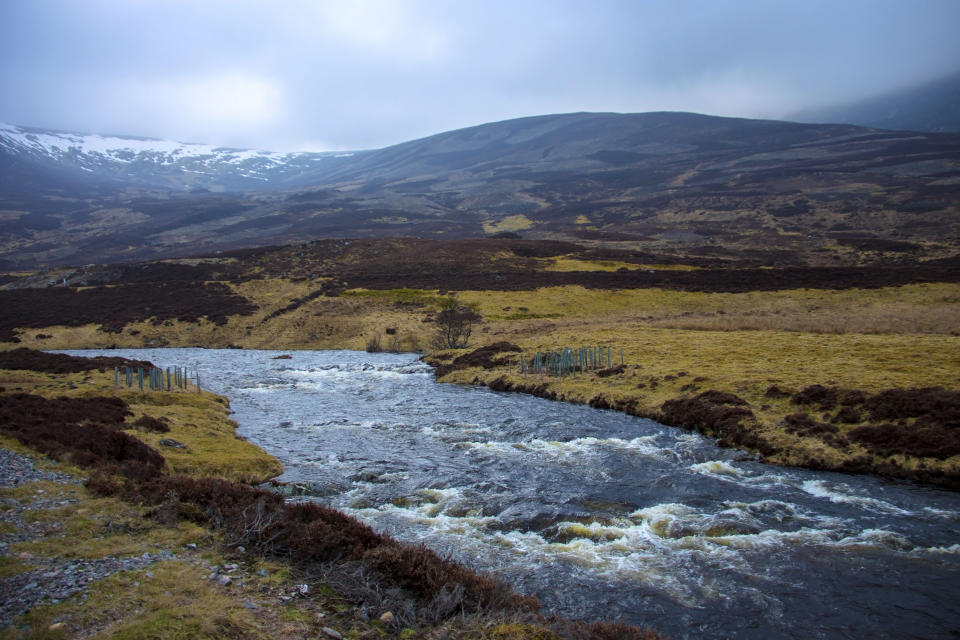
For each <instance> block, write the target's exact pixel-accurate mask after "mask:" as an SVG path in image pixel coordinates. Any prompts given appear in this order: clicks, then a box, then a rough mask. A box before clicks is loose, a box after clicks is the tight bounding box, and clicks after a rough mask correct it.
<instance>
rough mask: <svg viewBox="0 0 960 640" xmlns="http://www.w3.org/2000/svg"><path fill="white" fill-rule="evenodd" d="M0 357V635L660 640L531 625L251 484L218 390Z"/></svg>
mask: <svg viewBox="0 0 960 640" xmlns="http://www.w3.org/2000/svg"><path fill="white" fill-rule="evenodd" d="M0 355H2V356H3V357H4V366H3V368H0V412H2V414H3V434H2V435H0V450H2V451H3V453H2V454H0V455H2V456H3V460H6V461H7V463H8V464H5V465H4V469H5V473H4V474H3V476H2V477H0V485H2V486H0V498H2V500H3V509H2V514H0V520H2V525H0V589H2V591H3V593H5V594H8V595H9V596H10V597H9V598H6V597H5V601H6V602H7V604H6V605H5V608H4V611H3V618H2V620H0V637H2V638H21V637H36V636H38V635H40V636H44V637H67V638H86V637H92V636H94V635H97V634H111V635H112V636H113V637H144V636H149V637H198V638H203V637H211V638H212V637H217V638H222V637H230V638H261V637H289V638H300V637H303V638H306V637H317V636H318V635H319V636H325V637H329V638H334V639H336V638H364V639H367V640H372V639H373V638H381V637H403V638H413V637H423V638H433V639H436V640H439V639H440V638H463V639H465V640H466V639H473V638H513V637H517V638H528V637H529V638H533V637H536V638H554V637H556V638H560V637H569V638H598V639H604V638H614V637H634V638H646V639H653V638H656V637H658V636H657V635H656V634H655V633H653V632H643V631H640V630H638V629H635V628H631V627H627V626H626V625H618V624H609V625H604V624H602V623H597V624H584V623H576V622H570V621H565V620H561V619H554V620H551V621H547V620H544V619H543V618H542V617H540V616H539V615H538V614H537V610H538V605H537V603H536V601H535V600H534V599H530V598H522V597H520V596H517V595H516V594H513V593H512V592H511V591H510V590H509V589H508V588H506V587H504V586H502V585H500V584H499V583H497V582H496V581H494V580H491V579H489V578H487V577H484V576H480V575H478V574H476V573H474V572H472V571H470V570H468V569H466V568H464V567H462V566H460V565H457V564H456V563H453V562H450V561H445V560H443V559H441V558H440V557H439V556H437V555H436V554H434V553H433V552H430V551H427V550H425V549H423V548H418V547H412V546H409V545H403V544H400V543H397V542H395V541H393V540H391V539H389V538H387V537H385V536H381V535H379V534H375V533H373V531H372V530H370V529H369V528H368V527H366V526H365V525H362V524H360V523H359V522H357V521H356V520H353V519H352V518H349V517H348V516H345V515H342V514H339V513H338V512H335V511H332V510H329V509H323V508H321V507H312V506H310V505H306V506H303V505H297V504H296V503H292V504H290V505H287V504H286V503H285V502H284V501H283V499H282V498H281V497H280V496H279V495H277V494H276V493H272V492H268V491H264V490H259V489H255V488H253V487H252V486H251V485H252V484H257V483H260V482H262V481H264V480H266V479H268V478H271V477H274V476H276V475H277V474H279V473H280V472H281V471H282V466H281V465H280V464H279V461H278V460H277V459H276V458H274V457H273V456H270V455H269V454H266V453H265V452H264V451H263V450H262V449H260V448H259V447H256V446H254V445H252V444H250V443H248V442H246V441H245V440H244V439H242V438H239V437H237V436H236V433H235V428H236V423H234V422H232V421H231V420H230V419H229V418H228V415H229V406H228V403H227V402H226V400H225V399H224V398H222V397H220V396H216V395H214V394H211V393H209V392H205V391H203V392H201V391H198V390H197V389H196V388H188V389H186V390H182V391H167V392H152V393H149V392H140V391H128V390H123V389H117V388H115V387H114V382H113V372H112V366H114V365H115V364H116V362H119V360H118V361H116V362H114V361H113V360H110V361H109V362H108V361H107V360H103V361H99V362H98V361H91V360H90V359H86V358H74V357H70V356H64V355H50V354H38V353H36V352H25V351H19V352H5V353H3V354H0ZM91 362H92V363H93V364H92V366H91ZM18 363H19V364H18ZM128 364H134V363H132V362H130V363H128ZM139 364H141V365H142V364H143V363H139ZM108 369H110V370H109V371H108ZM41 452H45V453H46V455H42V454H41ZM161 452H162V453H161ZM51 456H52V458H51ZM14 594H16V595H15V596H14ZM478 607H482V609H483V611H484V613H482V614H479V613H478Z"/></svg>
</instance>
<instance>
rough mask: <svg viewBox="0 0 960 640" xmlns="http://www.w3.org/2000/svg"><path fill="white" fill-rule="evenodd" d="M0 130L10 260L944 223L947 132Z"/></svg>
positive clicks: (849, 235)
mask: <svg viewBox="0 0 960 640" xmlns="http://www.w3.org/2000/svg"><path fill="white" fill-rule="evenodd" d="M10 130H11V128H10V127H7V128H5V129H4V130H3V131H4V132H7V133H3V132H0V133H3V135H5V136H6V138H3V140H5V142H4V141H3V140H0V166H2V167H3V175H4V179H3V181H2V184H0V187H2V192H0V197H2V201H3V213H2V215H3V218H2V220H3V222H2V232H3V237H4V242H3V245H2V247H0V261H2V262H0V266H4V267H6V268H8V269H14V268H31V267H35V266H38V265H67V264H85V263H92V262H97V263H102V262H117V261H128V260H139V259H156V258H171V257H183V256H188V255H196V254H198V253H211V252H214V251H223V250H231V249H237V248H243V247H256V246H265V245H276V244H289V243H294V242H303V241H305V240H310V239H316V238H324V237H391V236H392V237H396V236H408V237H409V236H415V237H424V238H431V237H433V238H449V237H482V236H493V235H497V234H502V233H522V234H523V235H524V236H525V237H529V238H537V239H560V240H571V239H572V240H581V241H590V242H607V241H614V242H618V243H621V245H622V244H623V243H626V244H627V245H629V246H630V247H632V248H643V249H648V250H656V251H658V252H671V251H672V252H681V253H683V254H685V255H686V254H693V255H707V256H714V257H716V256H724V255H728V256H744V255H754V256H757V255H761V254H762V255H764V256H767V258H769V259H770V260H773V261H776V262H778V263H783V262H793V263H797V264H810V265H817V264H826V265H834V264H847V263H848V260H850V259H853V258H854V254H856V260H860V259H862V257H863V252H864V251H867V252H873V253H874V254H876V255H875V257H879V258H882V259H888V258H889V257H891V256H901V257H902V256H904V255H907V256H911V257H914V258H918V257H919V258H938V257H944V256H949V255H953V254H954V253H955V252H956V247H957V245H958V242H960V240H958V238H960V226H958V224H960V223H958V216H957V214H958V211H957V203H958V202H960V135H958V134H947V133H940V134H933V133H930V134H909V135H908V134H903V133H895V132H890V131H879V130H875V129H866V128H862V127H856V126H852V125H821V124H797V123H789V122H777V121H763V120H746V119H737V118H718V117H711V116H703V115H697V114H690V113H643V114H613V113H577V114H562V115H550V116H538V117H531V118H521V119H516V120H508V121H505V122H498V123H491V124H485V125H480V126H477V127H471V128H467V129H461V130H458V131H452V132H447V133H441V134H438V135H435V136H431V137H429V138H424V139H422V140H415V141H411V142H407V143H403V144H399V145H395V146H392V147H388V148H385V149H379V150H373V151H364V152H357V153H354V154H352V155H351V154H347V155H345V154H339V156H340V157H331V156H330V155H329V154H326V155H324V154H312V155H311V154H287V155H286V156H282V155H277V154H260V153H259V152H241V151H236V150H215V149H210V148H207V147H202V146H197V145H193V146H191V145H174V144H172V143H171V144H166V143H163V144H161V142H162V141H152V142H149V141H142V140H141V141H139V142H136V144H135V143H134V142H135V141H134V142H129V146H127V147H122V148H120V147H117V148H114V146H112V145H116V144H120V143H119V142H104V140H107V139H106V138H102V139H99V141H97V140H94V139H92V138H90V137H86V138H82V139H80V141H79V142H76V143H75V144H73V146H70V145H67V146H66V151H64V144H66V143H56V144H54V143H53V142H51V140H54V141H56V140H60V139H63V138H56V136H53V137H49V136H48V137H44V136H45V135H47V134H42V133H40V132H36V131H34V132H32V133H30V132H27V133H24V130H19V131H20V133H19V134H18V135H19V137H16V136H13V137H11V136H12V134H9V131H10ZM50 135H51V136H52V134H50ZM31 136H33V138H31ZM14 137H16V140H14V141H13V142H11V140H13V138H14ZM112 140H115V141H116V140H121V141H122V139H112ZM124 144H127V143H124ZM138 144H139V145H140V146H141V147H142V148H141V149H140V151H138V152H137V153H136V154H134V149H136V148H137V145H138ZM98 145H99V146H98ZM131 154H132V155H131ZM201 169H202V171H201ZM124 172H126V173H124ZM257 172H259V173H257ZM184 176H186V177H184ZM191 176H193V177H191ZM196 176H200V177H196ZM228 177H229V179H228ZM188 178H189V179H188ZM251 181H256V184H257V185H259V187H258V188H257V189H253V188H252V187H251V186H250V183H251ZM850 247H854V248H855V249H856V251H853V252H851V251H849V249H850Z"/></svg>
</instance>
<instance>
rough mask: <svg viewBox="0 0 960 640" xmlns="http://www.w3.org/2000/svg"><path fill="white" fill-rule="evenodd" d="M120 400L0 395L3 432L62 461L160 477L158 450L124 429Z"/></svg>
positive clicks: (125, 409)
mask: <svg viewBox="0 0 960 640" xmlns="http://www.w3.org/2000/svg"><path fill="white" fill-rule="evenodd" d="M131 413H132V412H131V411H130V408H129V407H128V406H127V403H126V402H124V401H123V400H122V399H120V398H112V397H94V398H66V397H60V398H55V399H48V398H44V397H42V396H36V395H32V394H28V393H17V394H12V395H2V396H0V432H3V433H5V434H7V435H10V436H12V437H14V438H17V439H18V440H19V441H20V442H22V443H23V444H25V445H27V446H29V447H33V448H34V449H36V450H38V451H40V452H41V453H45V454H47V455H49V456H51V457H53V458H56V459H58V460H68V461H70V462H72V463H73V464H76V465H77V466H81V467H88V468H99V469H103V470H110V471H112V472H115V473H120V474H122V475H124V476H126V477H128V478H134V479H137V480H143V479H147V478H151V477H155V476H157V475H159V474H160V472H161V470H162V469H163V466H164V464H165V460H164V458H163V456H161V455H160V454H159V453H158V452H157V451H156V450H154V449H153V448H151V447H149V446H147V445H146V444H144V443H143V442H141V441H140V440H137V439H136V438H134V437H133V436H131V435H128V434H126V433H124V432H123V431H120V429H122V428H124V427H125V426H126V425H125V423H124V420H125V418H126V417H127V416H128V415H131Z"/></svg>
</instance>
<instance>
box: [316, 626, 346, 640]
mask: <svg viewBox="0 0 960 640" xmlns="http://www.w3.org/2000/svg"><path fill="white" fill-rule="evenodd" d="M321 631H323V634H324V635H325V636H327V637H329V638H333V640H343V636H342V635H340V632H339V631H334V630H333V629H331V628H330V627H324V628H323V629H321Z"/></svg>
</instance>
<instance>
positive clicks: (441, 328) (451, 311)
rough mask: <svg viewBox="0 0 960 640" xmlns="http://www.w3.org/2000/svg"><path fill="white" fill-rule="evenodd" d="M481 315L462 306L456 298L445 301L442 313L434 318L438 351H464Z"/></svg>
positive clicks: (450, 297) (441, 308)
mask: <svg viewBox="0 0 960 640" xmlns="http://www.w3.org/2000/svg"><path fill="white" fill-rule="evenodd" d="M480 319H481V318H480V315H479V314H477V313H476V311H474V310H473V309H471V308H470V307H468V306H466V305H464V304H462V303H461V302H460V301H459V300H457V298H456V297H455V296H448V297H446V298H445V299H444V301H443V303H442V305H441V307H440V311H439V312H437V314H436V315H435V316H434V324H435V325H436V330H435V331H436V333H435V334H434V338H433V346H434V347H435V348H436V349H463V348H465V347H466V346H467V344H469V342H470V335H471V334H472V333H473V325H475V324H476V323H477V322H479V321H480Z"/></svg>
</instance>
